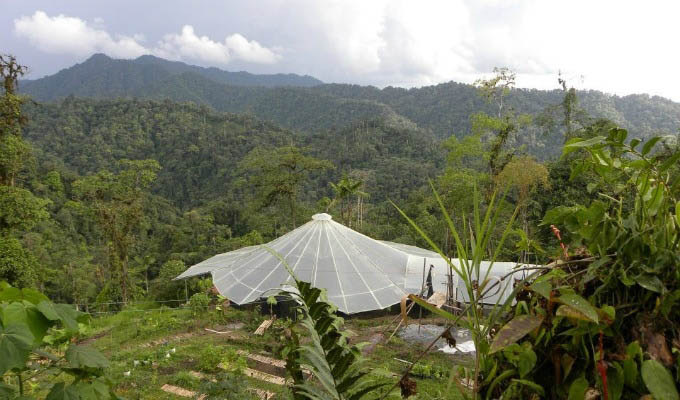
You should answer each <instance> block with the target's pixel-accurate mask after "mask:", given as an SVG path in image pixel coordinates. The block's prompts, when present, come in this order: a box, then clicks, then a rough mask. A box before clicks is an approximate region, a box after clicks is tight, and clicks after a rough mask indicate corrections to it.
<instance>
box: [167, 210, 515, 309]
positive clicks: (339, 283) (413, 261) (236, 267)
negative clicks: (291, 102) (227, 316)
mask: <svg viewBox="0 0 680 400" xmlns="http://www.w3.org/2000/svg"><path fill="white" fill-rule="evenodd" d="M278 256H280V257H282V258H283V259H284V260H285V261H286V263H287V264H288V266H289V267H290V269H291V270H292V271H293V272H294V273H295V275H296V276H297V277H298V278H299V279H301V280H303V281H306V282H311V283H312V285H313V286H315V287H319V288H324V289H326V290H327V292H328V298H329V300H330V301H331V302H333V303H334V304H335V305H336V306H337V307H338V309H339V310H340V311H342V312H344V313H346V314H352V313H358V312H362V311H370V310H379V309H383V308H386V307H389V306H391V305H393V304H397V303H399V302H400V301H401V298H402V297H403V296H404V295H405V294H407V293H420V291H421V289H422V285H423V272H425V273H426V274H427V273H431V274H432V283H433V289H434V290H435V291H439V292H446V291H447V286H448V284H449V278H448V275H449V274H451V269H450V268H449V265H448V262H447V261H446V260H445V259H443V258H441V256H440V255H439V254H437V253H435V252H433V251H430V250H425V249H421V248H419V247H416V246H410V245H405V244H400V243H394V242H388V241H379V240H374V239H371V238H369V237H368V236H365V235H363V234H361V233H359V232H356V231H353V230H352V229H349V228H347V227H346V226H344V225H342V224H339V223H337V222H335V221H333V219H332V218H331V216H330V215H328V214H316V215H314V216H313V217H312V220H311V221H309V222H307V223H306V224H304V225H302V226H300V227H299V228H297V229H295V230H293V231H291V232H288V233H287V234H285V235H283V236H281V237H279V238H277V239H275V240H273V241H272V242H269V243H267V244H265V245H257V246H248V247H244V248H241V249H238V250H234V251H230V252H228V253H223V254H218V255H216V256H213V257H211V258H209V259H207V260H205V261H202V262H200V263H198V264H196V265H194V266H192V267H190V268H189V269H187V270H186V271H184V273H182V274H181V275H179V276H178V277H177V278H175V279H181V278H188V277H192V276H197V275H203V274H207V273H210V274H211V275H212V278H213V283H214V284H215V287H216V288H217V290H218V291H219V292H220V293H221V294H222V295H224V296H225V297H227V298H229V300H231V301H233V302H235V303H236V304H246V303H250V302H254V301H256V300H258V299H259V298H261V297H264V296H268V295H270V294H274V293H276V292H277V291H278V290H280V289H281V287H282V286H283V285H285V284H288V285H290V284H291V283H292V279H291V276H290V273H289V272H288V270H287V269H286V267H285V265H284V264H283V263H282V262H281V260H280V259H279V257H278ZM451 262H452V263H453V264H454V265H460V260H458V259H452V260H451ZM516 266H517V264H515V263H507V262H496V263H490V262H488V261H483V262H482V265H481V267H482V270H483V271H486V270H488V269H490V275H491V276H497V277H500V276H503V275H505V274H506V273H508V272H510V271H512V270H513V269H514V268H515V267H516ZM518 274H519V275H518V276H517V277H516V278H521V276H524V275H526V273H518ZM451 278H452V279H453V281H452V282H451V283H452V284H453V287H454V289H455V288H456V287H458V290H456V293H455V298H456V299H457V300H458V301H466V300H467V295H466V294H465V291H464V287H463V286H461V285H462V282H460V280H459V277H458V276H457V275H456V274H453V276H452V277H451ZM511 282H512V280H507V281H506V283H505V284H504V285H502V286H503V288H502V290H500V292H496V293H494V294H492V295H491V296H489V298H488V299H485V301H486V302H491V303H493V302H495V301H496V300H498V299H502V298H505V297H507V296H508V295H509V294H510V292H511V291H512V285H511Z"/></svg>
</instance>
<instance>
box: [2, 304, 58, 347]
mask: <svg viewBox="0 0 680 400" xmlns="http://www.w3.org/2000/svg"><path fill="white" fill-rule="evenodd" d="M2 323H3V324H4V325H5V326H10V325H26V326H27V327H28V329H30V331H31V334H33V338H34V340H35V344H36V345H37V344H39V343H40V342H41V341H42V338H43V337H44V336H45V333H46V332H47V329H48V328H49V327H50V326H51V323H50V321H48V320H47V319H46V318H45V317H44V316H43V315H42V314H41V313H40V312H39V311H38V310H37V309H36V308H35V306H34V305H33V304H31V303H28V302H13V303H10V304H8V305H6V306H5V307H4V308H3V310H2Z"/></svg>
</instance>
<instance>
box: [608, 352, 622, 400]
mask: <svg viewBox="0 0 680 400" xmlns="http://www.w3.org/2000/svg"><path fill="white" fill-rule="evenodd" d="M624 381H625V378H624V371H623V368H621V365H620V364H619V363H617V362H615V361H614V362H612V363H611V364H610V365H609V367H608V368H607V387H608V388H609V398H610V399H611V400H619V399H620V398H621V395H622V394H623V384H624Z"/></svg>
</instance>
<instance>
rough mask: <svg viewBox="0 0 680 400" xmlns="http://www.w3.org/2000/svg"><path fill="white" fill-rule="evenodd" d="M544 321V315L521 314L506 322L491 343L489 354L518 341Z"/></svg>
mask: <svg viewBox="0 0 680 400" xmlns="http://www.w3.org/2000/svg"><path fill="white" fill-rule="evenodd" d="M542 322H543V317H541V316H538V315H519V316H517V317H515V318H513V319H512V320H511V321H510V322H508V323H507V324H505V326H503V327H502V328H501V330H500V331H498V333H497V334H496V337H495V338H494V340H493V343H491V348H490V349H489V354H492V353H495V352H497V351H499V350H503V349H504V348H505V347H507V346H509V345H511V344H513V343H515V342H517V341H518V340H520V339H521V338H523V337H524V335H526V334H527V333H529V332H531V331H533V330H534V329H536V328H538V327H539V326H540V325H541V323H542Z"/></svg>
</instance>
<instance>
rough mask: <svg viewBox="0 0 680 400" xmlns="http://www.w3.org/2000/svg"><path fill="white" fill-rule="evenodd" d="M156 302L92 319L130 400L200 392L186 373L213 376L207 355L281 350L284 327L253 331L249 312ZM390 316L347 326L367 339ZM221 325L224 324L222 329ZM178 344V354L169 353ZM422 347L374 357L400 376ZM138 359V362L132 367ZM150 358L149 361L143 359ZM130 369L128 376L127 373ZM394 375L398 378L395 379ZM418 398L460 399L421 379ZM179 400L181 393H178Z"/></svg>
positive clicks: (388, 348)
mask: <svg viewBox="0 0 680 400" xmlns="http://www.w3.org/2000/svg"><path fill="white" fill-rule="evenodd" d="M156 307H157V306H154V305H149V307H147V310H146V311H133V310H127V311H124V312H121V313H118V314H116V315H112V316H104V317H100V318H96V319H94V321H93V322H92V325H91V327H90V332H89V334H88V335H87V337H86V338H85V341H86V342H89V343H90V344H91V345H93V346H95V347H97V348H98V349H100V350H102V351H103V352H104V353H105V354H106V355H107V356H108V357H109V359H110V360H111V367H110V369H109V370H108V371H107V374H108V376H109V377H110V378H111V380H112V381H113V382H114V384H115V386H116V392H117V393H119V394H120V395H122V396H124V397H126V398H128V399H165V398H171V397H174V396H172V395H169V394H167V393H165V392H163V391H161V389H160V388H161V386H163V384H165V383H169V384H172V385H176V386H180V387H184V388H186V389H193V390H197V389H198V388H199V387H200V382H199V380H198V379H195V378H193V377H191V376H189V375H188V371H192V370H193V371H201V372H203V373H207V374H209V375H212V374H213V373H215V372H217V371H211V370H210V369H209V368H207V367H206V366H205V365H203V364H205V362H204V361H205V359H204V358H205V355H206V354H210V353H211V354H223V355H225V354H228V353H231V354H233V353H234V351H236V350H246V351H249V352H251V353H261V352H267V353H273V354H274V357H276V353H277V352H278V351H280V346H281V343H282V340H281V338H280V336H279V335H280V334H281V333H282V326H280V325H279V326H277V325H275V326H274V327H273V329H272V330H270V331H268V332H267V333H266V334H265V335H264V336H254V335H252V334H251V332H253V331H254V330H255V328H256V327H257V326H258V325H259V323H260V322H261V321H262V320H264V318H265V317H264V316H262V315H260V314H258V313H255V312H250V311H239V310H234V309H229V310H228V311H227V312H226V313H225V314H224V315H223V314H221V313H219V312H217V311H207V312H201V313H197V314H196V313H193V312H192V311H191V310H188V309H165V310H161V311H148V309H149V308H154V309H155V308H156ZM391 319H392V316H386V317H379V318H373V319H368V320H367V319H351V320H349V321H347V324H346V325H347V328H348V329H350V330H351V331H353V332H355V333H356V334H357V337H356V339H355V340H360V341H364V340H367V339H368V338H369V337H370V336H371V335H372V334H373V333H374V332H381V331H382V329H381V326H384V325H385V324H387V323H388V322H389V321H390V320H391ZM233 322H242V323H244V324H245V326H244V327H243V328H242V329H240V330H238V331H236V332H237V335H239V336H240V338H236V339H227V338H225V337H224V336H221V335H216V334H210V333H207V332H206V331H205V330H204V328H206V327H213V328H215V327H217V328H218V329H225V328H224V325H226V324H228V323H233ZM220 326H222V327H221V328H220ZM172 348H175V353H171V354H170V358H167V357H166V354H168V353H169V352H170V349H172ZM418 350H419V349H418V348H417V347H416V346H413V345H406V344H405V343H404V342H402V341H401V340H399V339H397V338H395V339H392V341H391V342H390V343H389V344H388V345H379V346H378V347H377V348H376V349H375V350H374V351H373V352H372V353H371V354H370V355H369V357H370V363H371V365H373V366H382V367H385V368H387V369H389V371H390V372H392V373H395V374H400V373H402V372H403V371H404V369H405V364H403V363H401V362H399V361H396V360H394V358H395V357H396V358H400V359H405V360H413V359H415V358H416V356H417V355H418V352H419V351H418ZM134 360H138V361H140V364H139V365H138V366H136V367H135V366H134ZM144 361H148V363H146V364H145V363H144ZM425 362H426V363H428V364H430V365H433V366H435V365H436V366H439V367H444V368H448V369H450V368H452V367H453V364H452V362H451V360H450V359H449V358H447V357H446V356H444V355H443V354H441V353H440V354H431V355H428V356H426V358H425ZM126 371H130V376H124V372H126ZM247 379H248V381H249V383H250V385H251V387H253V388H261V389H266V390H269V391H272V392H276V393H279V394H281V395H280V396H277V398H288V396H287V394H286V389H285V388H283V387H281V386H277V385H273V384H267V383H264V382H261V381H258V380H256V379H251V378H247ZM394 379H396V378H394ZM414 379H415V380H416V381H417V382H418V392H419V394H418V396H417V397H415V398H417V399H458V398H459V396H458V394H457V393H455V392H456V389H455V388H453V387H452V388H451V389H450V390H447V387H448V380H447V379H439V380H437V379H417V378H414ZM177 398H179V397H177Z"/></svg>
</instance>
